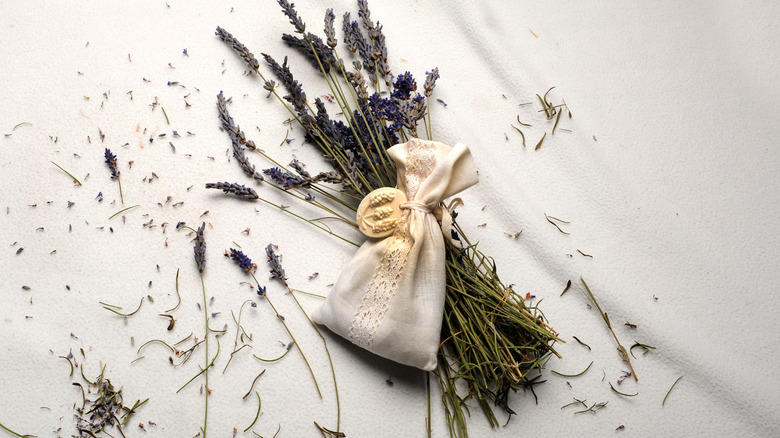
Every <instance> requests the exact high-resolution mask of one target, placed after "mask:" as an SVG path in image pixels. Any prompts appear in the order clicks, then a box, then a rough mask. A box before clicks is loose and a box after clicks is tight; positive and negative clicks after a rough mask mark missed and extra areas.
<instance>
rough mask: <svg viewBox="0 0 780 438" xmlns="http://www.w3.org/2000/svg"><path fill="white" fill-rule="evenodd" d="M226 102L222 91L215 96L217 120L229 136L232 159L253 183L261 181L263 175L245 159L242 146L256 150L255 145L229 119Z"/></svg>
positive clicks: (231, 118) (231, 119) (244, 151)
mask: <svg viewBox="0 0 780 438" xmlns="http://www.w3.org/2000/svg"><path fill="white" fill-rule="evenodd" d="M227 102H228V101H227V100H225V96H224V95H223V94H222V91H220V92H219V94H218V95H217V111H219V120H220V121H221V122H222V129H224V130H225V131H226V132H227V133H228V135H229V136H230V140H231V143H232V144H233V157H234V158H235V159H236V161H238V164H239V165H240V166H241V168H242V169H243V170H244V173H246V174H247V175H249V176H250V177H251V178H252V179H254V180H255V181H263V179H264V178H263V175H261V174H260V173H258V172H257V171H256V170H255V166H254V165H253V164H251V163H250V162H249V159H248V158H247V157H246V150H245V149H244V145H246V147H249V148H251V149H257V147H256V146H255V143H254V142H253V141H252V140H247V139H246V134H244V131H242V130H241V128H240V127H239V126H238V125H236V123H235V122H234V121H233V117H230V112H229V111H228V109H227Z"/></svg>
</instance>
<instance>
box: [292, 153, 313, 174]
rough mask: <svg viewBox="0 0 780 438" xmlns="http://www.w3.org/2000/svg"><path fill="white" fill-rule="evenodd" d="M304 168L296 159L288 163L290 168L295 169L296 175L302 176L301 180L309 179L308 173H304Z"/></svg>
mask: <svg viewBox="0 0 780 438" xmlns="http://www.w3.org/2000/svg"><path fill="white" fill-rule="evenodd" d="M304 166H305V164H303V163H301V162H300V161H298V159H297V158H293V160H292V161H290V167H292V168H293V169H295V171H296V172H298V175H300V176H302V177H303V178H307V179H310V178H311V175H309V172H308V171H306V169H304V168H303V167H304Z"/></svg>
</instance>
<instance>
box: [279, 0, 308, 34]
mask: <svg viewBox="0 0 780 438" xmlns="http://www.w3.org/2000/svg"><path fill="white" fill-rule="evenodd" d="M279 6H281V7H282V12H283V13H284V15H286V16H287V18H289V19H290V24H292V25H293V26H295V31H296V32H298V33H304V32H306V23H304V22H303V20H301V17H299V16H298V12H297V11H296V10H295V3H290V2H288V1H287V0H279Z"/></svg>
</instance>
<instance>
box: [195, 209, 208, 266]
mask: <svg viewBox="0 0 780 438" xmlns="http://www.w3.org/2000/svg"><path fill="white" fill-rule="evenodd" d="M205 229H206V222H203V224H201V226H200V227H199V228H198V231H196V232H195V248H194V250H195V264H196V265H197V266H198V272H200V273H201V274H202V273H203V270H204V269H206V239H204V238H203V231H204V230H205Z"/></svg>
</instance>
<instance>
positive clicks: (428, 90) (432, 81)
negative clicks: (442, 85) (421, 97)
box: [423, 67, 439, 97]
mask: <svg viewBox="0 0 780 438" xmlns="http://www.w3.org/2000/svg"><path fill="white" fill-rule="evenodd" d="M425 75H426V76H425V84H424V85H423V88H424V89H425V91H424V94H425V97H431V95H432V94H433V88H434V87H435V86H436V80H437V79H439V68H438V67H436V68H434V69H433V70H431V71H429V72H425Z"/></svg>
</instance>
